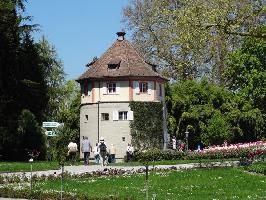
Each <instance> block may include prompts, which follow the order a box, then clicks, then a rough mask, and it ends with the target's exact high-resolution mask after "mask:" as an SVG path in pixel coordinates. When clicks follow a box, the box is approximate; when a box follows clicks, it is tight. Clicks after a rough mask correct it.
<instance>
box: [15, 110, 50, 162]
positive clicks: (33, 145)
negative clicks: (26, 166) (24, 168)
mask: <svg viewBox="0 0 266 200" xmlns="http://www.w3.org/2000/svg"><path fill="white" fill-rule="evenodd" d="M45 142H46V137H45V135H44V133H43V132H42V129H41V127H40V126H39V125H38V122H37V121H36V119H35V116H34V114H32V113H31V112H30V111H29V110H23V111H22V112H21V115H20V119H19V124H18V138H16V143H17V144H18V145H17V146H15V149H16V147H19V148H18V149H16V150H19V151H20V152H19V151H18V152H17V153H18V154H19V155H20V156H19V157H17V159H18V158H19V159H20V160H26V159H28V158H29V155H28V152H31V151H33V150H36V151H38V152H40V155H39V159H43V158H44V157H45V155H46V143H45Z"/></svg>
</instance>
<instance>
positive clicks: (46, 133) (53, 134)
mask: <svg viewBox="0 0 266 200" xmlns="http://www.w3.org/2000/svg"><path fill="white" fill-rule="evenodd" d="M45 135H47V136H56V134H55V131H45Z"/></svg>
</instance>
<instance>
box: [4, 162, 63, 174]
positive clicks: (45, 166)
mask: <svg viewBox="0 0 266 200" xmlns="http://www.w3.org/2000/svg"><path fill="white" fill-rule="evenodd" d="M30 165H31V163H29V162H0V172H19V171H22V172H25V171H30V168H31V167H30ZM59 168H60V167H59V165H58V162H47V161H36V162H33V163H32V169H33V171H38V170H50V169H59Z"/></svg>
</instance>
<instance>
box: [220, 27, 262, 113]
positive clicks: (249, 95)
mask: <svg viewBox="0 0 266 200" xmlns="http://www.w3.org/2000/svg"><path fill="white" fill-rule="evenodd" d="M263 29H264V31H265V30H266V27H265V26H264V27H263ZM265 52H266V41H265V40H264V39H254V38H246V39H245V40H244V41H243V44H242V46H241V48H240V49H238V50H237V51H235V52H233V53H232V54H230V56H229V57H228V60H227V65H228V67H227V69H226V71H225V73H224V76H225V77H226V78H227V79H228V87H229V88H230V89H231V90H234V91H237V92H238V93H239V94H240V95H241V97H242V98H244V99H247V100H250V101H251V103H252V105H253V106H254V107H256V108H259V109H260V110H261V111H262V112H263V113H264V114H266V109H265V105H266V53H265Z"/></svg>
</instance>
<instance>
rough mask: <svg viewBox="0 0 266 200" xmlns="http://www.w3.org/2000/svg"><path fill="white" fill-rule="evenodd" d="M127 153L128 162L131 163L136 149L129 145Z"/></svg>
mask: <svg viewBox="0 0 266 200" xmlns="http://www.w3.org/2000/svg"><path fill="white" fill-rule="evenodd" d="M126 153H127V162H131V161H132V160H133V153H134V148H133V146H132V145H131V144H129V143H128V145H127V152H126Z"/></svg>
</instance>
